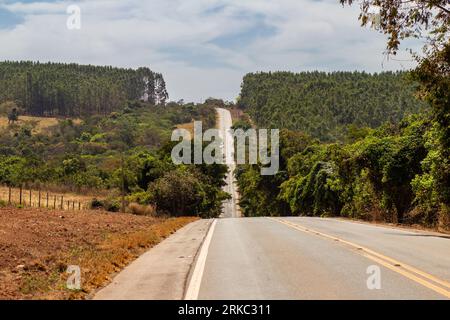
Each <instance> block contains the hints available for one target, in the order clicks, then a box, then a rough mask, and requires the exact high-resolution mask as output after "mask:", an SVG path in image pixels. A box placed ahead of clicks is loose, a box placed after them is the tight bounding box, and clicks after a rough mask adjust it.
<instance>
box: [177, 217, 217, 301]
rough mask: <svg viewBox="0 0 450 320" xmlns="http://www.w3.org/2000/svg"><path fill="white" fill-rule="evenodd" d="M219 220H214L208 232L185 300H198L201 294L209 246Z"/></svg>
mask: <svg viewBox="0 0 450 320" xmlns="http://www.w3.org/2000/svg"><path fill="white" fill-rule="evenodd" d="M216 222H217V219H214V221H213V223H212V224H211V227H210V228H209V230H208V234H207V235H206V237H205V240H204V241H203V244H202V248H201V249H200V253H199V255H198V258H197V262H196V264H195V267H194V271H193V272H192V276H191V280H190V281H189V285H188V288H187V290H186V294H185V296H184V300H197V299H198V294H199V292H200V285H201V283H202V278H203V272H204V270H205V264H206V257H207V256H208V250H209V245H210V244H211V239H212V235H213V233H214V228H215V227H216Z"/></svg>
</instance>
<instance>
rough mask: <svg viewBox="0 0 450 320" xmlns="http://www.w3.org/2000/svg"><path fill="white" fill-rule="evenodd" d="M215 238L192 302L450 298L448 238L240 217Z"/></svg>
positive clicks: (221, 226) (218, 228)
mask: <svg viewBox="0 0 450 320" xmlns="http://www.w3.org/2000/svg"><path fill="white" fill-rule="evenodd" d="M210 238H211V240H210V241H206V242H205V243H204V244H203V247H206V248H207V253H206V258H205V261H204V263H203V268H202V270H200V271H197V270H194V272H197V273H200V274H201V277H200V278H201V280H200V281H199V285H198V287H199V289H198V291H197V292H196V293H195V294H194V295H190V296H188V297H187V298H189V299H225V300H228V299H446V298H447V299H448V298H450V283H449V282H450V239H449V238H446V237H445V236H444V235H440V234H433V233H426V232H412V231H404V230H400V229H395V228H389V227H379V226H374V225H368V224H362V223H353V222H345V221H341V220H333V219H317V218H282V219H270V218H242V219H218V220H217V221H216V224H215V227H214V228H213V230H212V232H211V231H210ZM202 250H203V251H205V250H206V249H203V248H202ZM196 269H198V268H196ZM374 270H375V273H374ZM378 271H379V272H378ZM368 272H369V273H368ZM368 280H369V281H368ZM368 282H369V285H368ZM378 285H379V287H378Z"/></svg>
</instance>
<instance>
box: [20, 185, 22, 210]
mask: <svg viewBox="0 0 450 320" xmlns="http://www.w3.org/2000/svg"><path fill="white" fill-rule="evenodd" d="M19 193H20V195H19V204H20V205H22V185H20V191H19Z"/></svg>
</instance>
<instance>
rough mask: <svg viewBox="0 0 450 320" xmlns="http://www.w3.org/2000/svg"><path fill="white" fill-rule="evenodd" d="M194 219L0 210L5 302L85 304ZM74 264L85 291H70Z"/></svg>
mask: <svg viewBox="0 0 450 320" xmlns="http://www.w3.org/2000/svg"><path fill="white" fill-rule="evenodd" d="M194 220H196V218H190V217H189V218H170V219H163V218H152V217H142V216H134V215H130V214H111V213H105V212H99V211H81V212H80V211H74V212H71V211H47V210H37V209H23V210H18V209H10V208H3V209H0V299H83V298H85V297H86V296H87V295H88V294H89V293H91V292H93V291H94V290H96V289H98V288H99V287H102V286H104V285H105V284H107V283H108V282H109V281H110V280H111V276H112V275H113V274H114V273H116V272H118V271H120V270H121V269H123V268H124V267H125V266H126V265H128V264H129V263H130V262H131V261H133V260H134V259H135V258H137V257H138V256H139V255H141V254H142V253H143V252H145V251H146V250H147V249H149V248H151V247H153V246H154V245H156V244H158V243H159V242H161V241H162V240H163V239H165V238H166V237H168V236H170V235H171V234H172V233H174V232H175V231H176V230H178V229H179V228H181V227H183V226H185V225H186V224H188V223H190V222H192V221H194ZM69 265H77V266H80V269H81V279H82V289H81V290H79V291H70V290H68V289H67V288H66V285H65V284H66V280H67V277H68V276H69V274H67V273H66V270H67V266H69Z"/></svg>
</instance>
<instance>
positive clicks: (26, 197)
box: [0, 186, 94, 209]
mask: <svg viewBox="0 0 450 320" xmlns="http://www.w3.org/2000/svg"><path fill="white" fill-rule="evenodd" d="M55 197H56V209H58V208H61V197H62V200H63V206H64V209H67V201H69V206H70V208H73V203H74V202H75V209H78V208H79V207H78V203H80V204H81V209H88V208H89V206H90V203H91V201H92V199H93V198H94V196H91V195H79V194H74V193H52V192H49V193H48V208H49V209H54V206H55ZM0 200H3V201H5V202H8V201H9V188H8V187H5V186H0ZM11 203H13V204H15V205H18V204H20V189H19V188H12V189H11ZM40 203H41V208H46V207H47V192H46V191H41V201H40ZM22 205H23V206H27V207H34V208H38V207H39V191H38V190H31V201H30V190H29V189H23V190H22ZM70 208H69V209H70Z"/></svg>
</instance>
